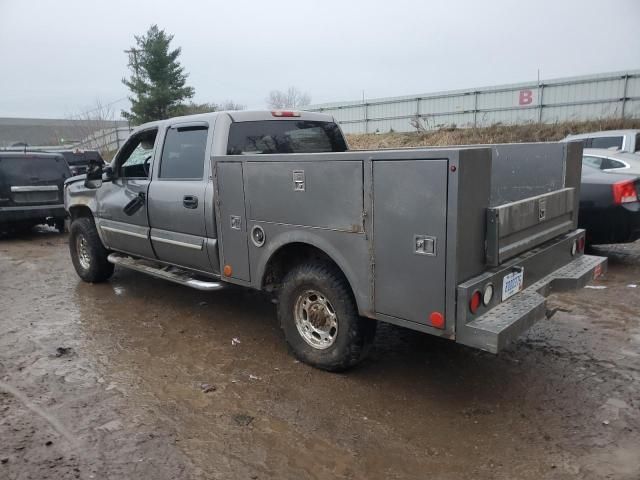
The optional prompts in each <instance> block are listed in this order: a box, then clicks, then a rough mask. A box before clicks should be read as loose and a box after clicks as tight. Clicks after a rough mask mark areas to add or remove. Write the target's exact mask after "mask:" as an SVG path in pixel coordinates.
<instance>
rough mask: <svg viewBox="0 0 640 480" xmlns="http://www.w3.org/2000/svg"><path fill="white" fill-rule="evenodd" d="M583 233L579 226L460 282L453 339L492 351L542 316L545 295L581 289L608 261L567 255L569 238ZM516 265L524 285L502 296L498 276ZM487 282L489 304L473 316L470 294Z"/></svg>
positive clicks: (545, 311)
mask: <svg viewBox="0 0 640 480" xmlns="http://www.w3.org/2000/svg"><path fill="white" fill-rule="evenodd" d="M583 235H584V230H577V231H575V232H571V233H569V234H567V235H565V236H563V237H561V238H559V239H554V240H552V241H551V242H549V243H547V244H546V245H544V246H541V247H539V248H537V249H534V250H533V251H530V252H527V253H526V254H524V255H522V256H520V257H518V258H515V259H512V260H510V261H509V262H507V263H506V264H504V265H501V266H500V267H497V268H496V269H494V270H492V271H489V272H486V273H484V274H482V275H480V276H478V277H475V278H473V279H471V280H469V281H467V282H465V283H463V284H461V285H459V286H458V307H457V316H456V341H457V342H459V343H462V344H465V345H469V346H472V347H475V348H479V349H481V350H485V351H488V352H491V353H497V352H498V351H500V350H502V349H503V348H504V347H505V346H506V345H507V344H508V343H510V342H511V341H513V340H515V339H516V338H517V337H518V336H520V335H521V334H522V333H524V332H525V331H526V330H527V329H529V328H530V327H531V326H532V325H533V324H534V323H535V322H537V321H538V320H541V319H542V318H545V316H546V315H547V305H546V299H545V297H547V296H548V295H549V294H550V293H551V292H558V291H565V290H575V289H578V288H582V287H584V286H585V285H586V284H587V283H588V282H589V281H590V280H592V279H594V278H597V277H599V276H600V275H602V274H603V273H604V272H605V271H606V266H607V259H606V258H605V257H597V256H592V255H584V254H581V253H579V252H578V253H576V254H575V255H573V254H572V253H573V249H572V245H573V243H574V242H575V241H576V240H577V239H579V238H580V237H581V236H583ZM515 269H522V270H523V271H524V288H523V290H522V291H520V292H519V293H517V294H515V295H514V296H513V297H511V298H509V299H507V300H505V301H502V299H501V294H502V282H503V279H504V277H505V276H506V275H507V274H509V273H511V272H513V271H514V270H515ZM488 284H492V285H493V288H494V295H493V299H492V300H491V302H490V303H489V305H488V306H481V307H480V309H479V310H478V312H477V315H472V314H471V313H470V310H469V300H470V299H471V295H472V294H473V292H475V291H480V292H482V291H483V289H484V287H485V286H486V285H488Z"/></svg>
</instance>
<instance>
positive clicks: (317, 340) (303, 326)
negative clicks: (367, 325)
mask: <svg viewBox="0 0 640 480" xmlns="http://www.w3.org/2000/svg"><path fill="white" fill-rule="evenodd" d="M293 316H294V319H295V322H296V328H297V329H298V333H299V334H300V336H301V337H302V338H303V339H304V341H305V342H307V343H308V344H309V345H311V346H312V347H313V348H316V349H318V350H324V349H325V348H329V347H330V346H331V345H333V344H334V342H335V341H336V337H337V336H338V316H337V315H336V311H335V309H334V308H333V305H331V302H329V300H328V299H327V297H325V296H324V295H323V294H321V293H320V292H318V291H317V290H305V291H304V292H302V293H301V294H300V295H298V299H297V300H296V304H295V306H294V311H293Z"/></svg>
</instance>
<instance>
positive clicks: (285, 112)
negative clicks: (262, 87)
mask: <svg viewBox="0 0 640 480" xmlns="http://www.w3.org/2000/svg"><path fill="white" fill-rule="evenodd" d="M271 115H273V116H274V117H299V116H300V112H291V111H289V110H273V111H272V112H271Z"/></svg>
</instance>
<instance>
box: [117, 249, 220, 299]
mask: <svg viewBox="0 0 640 480" xmlns="http://www.w3.org/2000/svg"><path fill="white" fill-rule="evenodd" d="M107 260H109V262H111V263H113V264H114V265H118V266H120V267H125V268H130V269H131V270H137V271H138V272H142V273H146V274H148V275H152V276H154V277H157V278H162V279H164V280H169V281H170V282H174V283H179V284H180V285H185V286H187V287H191V288H195V289H196V290H204V291H212V290H220V289H221V288H224V286H225V285H224V282H217V281H214V280H209V279H207V280H202V279H199V278H197V277H196V274H195V273H192V272H189V271H188V270H183V269H181V268H179V267H173V266H171V265H163V264H159V263H155V262H152V261H150V260H144V259H141V258H133V257H129V256H127V255H122V254H120V253H112V254H110V255H109V256H108V257H107Z"/></svg>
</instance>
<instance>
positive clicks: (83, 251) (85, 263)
mask: <svg viewBox="0 0 640 480" xmlns="http://www.w3.org/2000/svg"><path fill="white" fill-rule="evenodd" d="M76 252H77V254H78V262H80V266H81V267H82V268H83V269H85V270H88V269H89V268H90V267H91V257H90V255H89V243H88V242H87V239H86V238H85V236H84V235H78V236H77V237H76Z"/></svg>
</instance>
